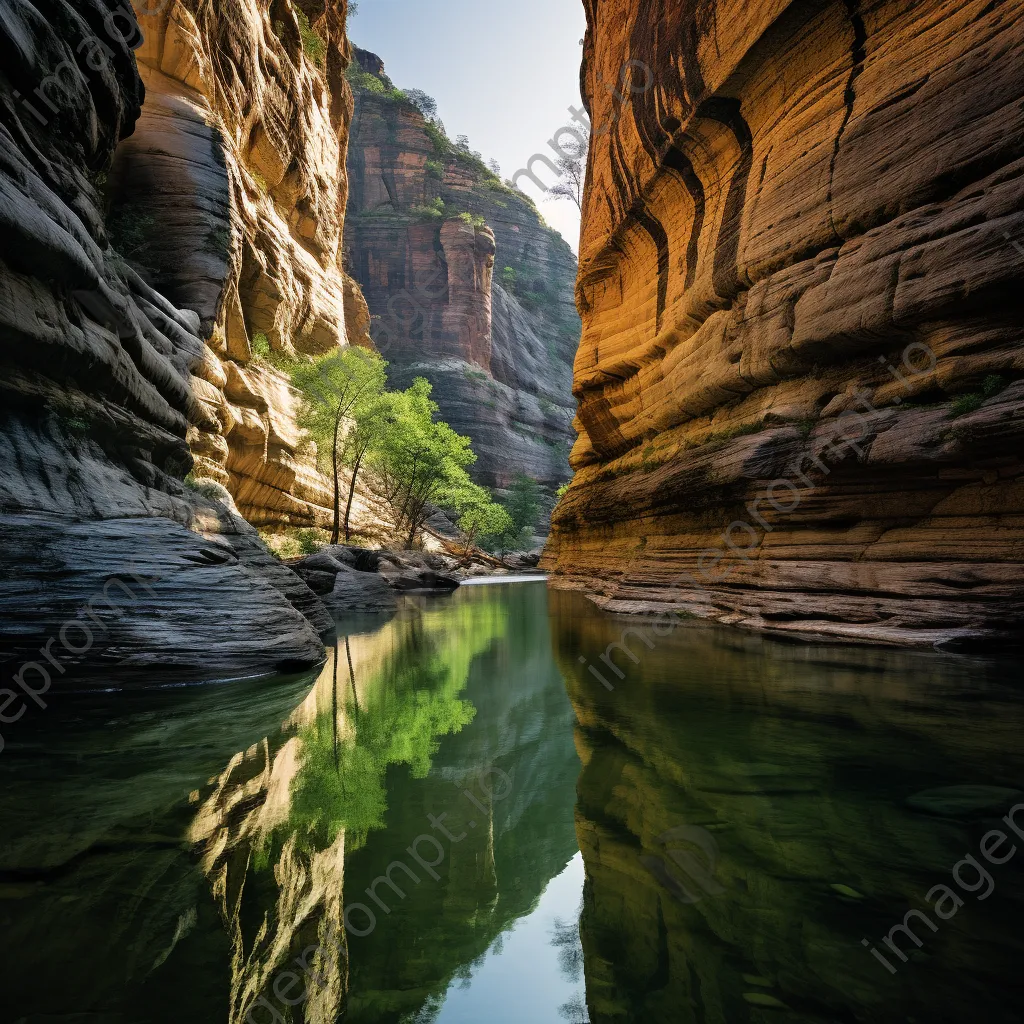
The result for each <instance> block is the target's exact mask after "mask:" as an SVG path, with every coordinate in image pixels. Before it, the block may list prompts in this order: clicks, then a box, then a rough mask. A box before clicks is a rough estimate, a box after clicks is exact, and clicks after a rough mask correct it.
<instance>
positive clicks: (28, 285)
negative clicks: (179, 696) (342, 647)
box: [0, 0, 341, 728]
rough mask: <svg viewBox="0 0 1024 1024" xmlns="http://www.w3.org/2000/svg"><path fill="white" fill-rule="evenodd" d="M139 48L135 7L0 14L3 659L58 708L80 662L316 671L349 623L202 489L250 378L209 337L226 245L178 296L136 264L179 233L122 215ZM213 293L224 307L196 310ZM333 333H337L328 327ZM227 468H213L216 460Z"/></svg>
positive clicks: (194, 253)
mask: <svg viewBox="0 0 1024 1024" xmlns="http://www.w3.org/2000/svg"><path fill="white" fill-rule="evenodd" d="M122 11H123V9H122ZM181 11H182V8H181V6H180V5H175V6H174V7H173V12H176V16H178V15H181ZM138 44H139V30H138V26H137V25H136V24H135V22H134V21H133V20H132V19H131V18H130V17H128V16H127V15H125V14H120V13H119V14H114V15H112V14H111V10H110V8H109V6H108V5H106V4H104V3H99V2H98V0H76V2H74V3H70V2H56V3H53V4H50V5H48V6H47V7H46V10H45V16H44V13H43V11H42V10H36V9H35V8H33V7H31V6H28V5H22V6H19V7H5V8H4V11H3V13H2V16H0V53H2V60H0V135H2V137H3V138H2V145H0V238H2V239H3V245H2V249H0V393H2V395H3V399H2V413H0V564H2V566H3V569H4V572H3V582H2V584H0V622H2V626H0V658H2V659H3V660H4V661H7V660H8V659H10V660H11V662H12V664H13V667H12V671H13V672H14V673H15V682H19V683H22V684H24V685H23V688H25V687H27V688H28V689H31V690H32V691H33V693H34V694H35V696H32V695H31V694H30V695H29V696H32V700H33V701H34V704H39V705H40V706H42V707H43V708H45V706H46V702H45V699H44V698H43V697H42V695H41V694H42V693H45V692H46V691H47V690H48V688H49V687H50V686H51V685H53V686H57V685H61V684H67V682H68V680H69V679H70V678H71V677H72V676H75V677H76V684H77V681H78V679H79V677H80V673H79V672H77V671H76V672H71V671H69V670H70V669H71V668H72V667H75V668H76V669H77V668H80V667H81V666H83V665H88V666H90V667H93V668H96V667H100V668H109V667H113V666H119V667H132V668H135V669H138V670H139V680H140V682H152V681H154V673H155V671H156V670H157V669H160V670H165V671H168V672H173V673H175V675H176V677H177V678H182V677H184V678H211V677H213V678H218V677H223V676H226V675H233V674H238V673H243V674H248V673H252V672H255V671H263V670H270V669H273V668H280V667H292V666H308V665H311V664H313V663H315V662H317V661H319V660H320V659H321V658H322V657H323V646H322V644H321V642H320V640H319V637H318V633H320V632H322V631H323V630H324V629H326V628H328V627H329V626H330V618H329V616H328V615H327V613H326V611H325V609H324V608H323V606H322V605H321V604H320V602H319V601H318V600H317V598H316V597H315V595H314V594H313V593H312V592H311V591H310V590H309V588H308V587H306V586H305V585H304V584H303V583H302V582H301V581H300V580H299V579H298V578H297V577H296V576H295V574H294V573H292V572H291V571H290V570H288V569H287V568H285V567H284V566H282V565H280V564H279V563H277V562H276V561H274V560H273V559H272V558H271V557H270V556H269V555H268V554H267V552H266V550H265V549H264V548H263V546H262V544H261V543H260V541H259V538H258V536H257V535H256V533H255V531H254V530H253V528H252V527H251V526H250V525H249V524H248V523H247V522H246V521H245V520H244V519H243V518H242V517H241V516H240V515H239V514H238V512H237V509H236V508H235V506H234V504H233V503H232V501H231V498H230V496H229V495H228V494H227V493H226V492H224V491H223V490H220V491H218V487H217V485H216V484H212V483H211V484H209V485H208V486H207V488H206V495H207V496H206V497H204V496H203V495H202V494H200V493H198V492H197V491H196V490H194V489H193V488H191V487H189V486H186V484H185V483H184V479H185V477H186V474H188V473H189V472H190V470H192V469H193V465H194V460H193V450H194V449H195V448H196V447H197V446H198V444H199V443H198V441H197V439H199V438H208V439H211V440H210V444H211V445H214V444H215V443H216V439H218V438H219V439H221V440H223V439H224V437H225V436H227V435H228V434H229V432H228V431H227V430H226V429H225V426H226V423H227V422H228V420H229V419H230V418H231V417H232V416H234V415H235V413H234V411H233V410H234V407H231V406H230V404H228V403H225V401H224V398H223V395H224V391H223V390H222V389H223V388H225V387H226V386H227V385H226V383H225V382H226V380H227V379H228V378H229V377H230V376H231V375H232V374H235V373H237V375H238V377H239V379H241V380H244V379H245V378H244V371H243V370H242V369H240V368H237V367H235V366H234V364H232V365H231V366H228V365H227V364H226V363H225V362H224V361H222V359H221V358H220V357H219V355H218V354H217V350H216V347H215V346H214V347H211V344H210V339H211V337H212V335H211V333H210V328H211V324H213V323H214V322H215V321H216V316H217V314H215V313H214V312H213V310H214V307H215V302H214V300H213V297H212V296H213V293H214V291H215V290H216V288H215V283H216V276H217V272H219V271H218V269H217V268H220V267H221V266H222V265H226V264H224V261H223V256H222V257H220V260H221V262H217V260H215V259H214V258H213V257H212V254H211V255H210V258H209V260H207V261H206V262H205V263H204V260H203V254H202V251H201V247H200V246H199V244H198V241H197V240H196V239H194V238H193V242H195V245H194V246H192V247H190V246H189V245H186V244H185V243H184V242H179V243H178V244H177V248H175V249H174V250H173V251H174V252H175V253H176V256H175V259H176V260H177V261H178V264H179V270H180V272H181V274H182V275H183V280H184V275H185V274H187V273H191V272H194V274H195V275H196V277H195V282H196V284H195V292H194V293H190V292H189V289H188V288H187V287H186V286H185V285H183V286H182V288H181V290H180V291H173V290H172V294H173V300H174V301H171V300H170V299H169V298H168V297H167V296H166V295H165V294H163V293H162V292H161V291H160V290H158V288H157V287H155V284H156V283H159V281H158V279H157V275H151V277H152V280H147V279H146V276H145V275H144V274H140V273H139V272H138V270H137V269H135V264H136V263H137V262H138V259H137V257H139V252H138V251H137V248H138V249H140V248H142V247H143V246H147V245H150V244H152V245H154V246H158V245H166V246H168V247H169V248H168V251H171V248H173V245H174V238H175V235H174V231H173V229H172V227H167V226H166V225H165V226H164V227H161V228H159V229H156V228H151V227H150V226H147V225H146V223H145V222H141V221H140V219H136V220H134V221H132V220H131V219H130V218H128V219H125V216H124V215H125V210H124V209H123V208H122V209H121V210H119V211H118V210H115V211H114V214H113V216H112V217H111V218H110V220H109V221H107V222H106V223H105V217H104V213H105V205H106V204H105V202H104V198H103V191H104V188H105V187H108V186H109V184H110V183H109V182H108V181H107V171H108V168H109V167H110V163H111V158H112V155H113V153H114V151H115V149H116V148H117V146H118V144H119V143H120V142H121V140H122V139H125V138H128V137H130V136H131V133H132V131H133V130H134V128H135V126H136V124H137V122H138V119H139V116H140V111H141V109H142V104H143V98H144V90H143V86H142V82H141V81H140V78H139V75H138V72H137V69H136V63H135V57H134V54H133V52H132V48H133V47H134V46H136V45H138ZM147 45H148V44H147ZM179 45H180V46H184V45H185V44H184V42H179ZM190 45H191V44H190ZM236 52H237V48H236ZM168 102H169V103H170V105H171V107H175V105H178V107H180V108H184V107H187V106H188V103H189V102H192V98H189V99H188V100H187V99H186V98H183V97H177V98H175V99H174V100H173V102H171V101H168ZM156 108H157V109H161V108H160V104H159V98H158V100H157V104H156ZM159 116H162V117H164V121H163V122H161V123H163V124H164V127H165V129H166V131H165V133H164V135H163V136H161V138H160V139H159V140H157V139H156V138H155V137H154V136H150V142H151V145H152V146H153V147H154V148H156V147H157V146H158V144H159V145H162V146H164V147H165V149H174V148H175V147H179V148H180V149H181V150H182V151H183V153H184V156H183V157H182V159H181V160H180V161H179V165H178V166H179V169H180V170H181V171H182V173H183V177H182V178H181V181H180V188H179V189H177V191H175V190H173V189H171V188H170V185H171V181H173V175H172V176H171V177H170V178H169V179H168V180H167V181H164V180H163V179H159V178H156V177H154V178H153V180H152V181H151V189H152V194H151V197H150V198H153V199H154V203H155V207H154V208H156V207H160V208H161V209H166V210H168V211H170V210H172V209H173V210H175V211H176V212H177V214H178V215H179V220H180V223H181V225H182V230H185V229H186V228H188V230H192V229H191V227H189V224H190V222H191V218H192V216H193V213H194V209H193V208H192V207H190V206H189V205H188V202H187V199H188V197H189V196H190V195H192V194H193V193H192V192H190V191H189V189H190V188H192V187H193V185H194V184H195V182H197V181H199V182H205V181H207V178H208V177H209V176H210V175H213V176H216V174H215V171H216V167H215V166H214V164H215V162H214V163H210V162H207V163H203V162H202V161H201V160H192V159H191V158H190V157H188V154H189V153H190V152H192V150H191V149H190V147H191V146H193V144H195V137H194V135H190V134H189V132H188V131H185V130H184V129H181V128H180V126H178V127H175V126H173V125H172V124H171V123H170V122H169V121H168V120H167V117H169V116H170V115H159ZM200 122H201V119H199V120H196V119H193V120H192V121H191V122H189V123H190V124H192V125H193V126H194V127H195V131H196V132H200V127H201V125H200ZM203 130H206V129H203ZM210 130H211V131H212V129H210ZM206 138H207V141H209V138H210V136H209V135H207V136H206ZM161 152H162V151H161ZM161 161H164V164H161V166H164V165H165V164H166V162H167V161H166V159H165V157H163V156H161V157H160V160H157V159H156V158H155V157H154V163H156V164H160V162H161ZM123 171H124V169H123V168H121V169H120V170H118V168H117V167H115V168H114V171H112V172H111V173H114V174H118V173H123ZM220 175H221V177H220V178H219V179H218V180H221V181H223V179H224V168H223V167H221V168H220ZM165 187H166V188H167V189H170V195H169V196H167V197H164V190H165ZM204 195H206V193H204ZM225 195H226V193H222V194H218V195H217V196H214V195H213V193H212V192H211V193H209V194H208V198H209V201H210V210H209V218H208V219H207V220H204V221H203V230H207V229H208V227H209V225H210V224H211V223H212V220H211V219H210V218H214V217H215V216H221V217H223V216H224V212H225V210H226V209H228V206H227V205H223V206H222V205H221V204H222V203H223V202H224V201H225ZM147 209H148V208H147ZM143 215H144V216H146V217H149V216H150V214H148V213H146V212H145V211H143V213H142V214H140V215H139V218H141V217H142V216H143ZM118 218H120V219H118ZM153 219H154V220H155V218H153ZM108 223H109V224H110V227H109V228H108ZM190 237H191V236H190ZM114 240H116V243H117V244H112V241H114ZM133 247H136V248H133ZM186 267H187V268H190V269H189V270H186V269H185V268H186ZM206 268H209V269H208V270H207V269H206ZM204 274H207V275H208V280H207V278H206V277H204ZM203 282H205V283H203ZM200 285H202V287H200ZM203 288H206V289H207V292H208V293H209V296H210V301H209V302H208V303H207V304H205V305H204V304H202V303H199V302H192V303H191V305H188V306H187V307H186V308H183V307H185V306H186V303H185V301H184V300H185V299H186V298H189V295H190V294H198V292H199V291H202V289H203ZM340 291H341V286H340V285H339V294H340ZM193 307H194V308H193ZM211 318H212V319H211ZM312 322H315V323H317V324H319V323H320V321H319V320H316V319H315V318H313V321H312ZM313 333H315V334H316V336H317V338H318V339H319V341H318V344H322V345H327V344H328V342H329V341H331V340H332V339H333V341H334V343H337V340H338V339H337V335H336V334H334V333H332V331H331V330H330V329H328V327H326V326H324V327H322V329H321V330H320V332H319V333H317V332H316V331H314V332H313ZM246 417H247V414H241V415H239V416H238V421H239V422H241V423H251V425H252V430H253V432H254V434H255V433H257V432H258V428H257V424H256V422H255V419H256V417H255V416H252V417H249V418H248V419H247V418H246ZM221 450H222V451H223V449H221ZM225 458H226V454H225ZM212 462H213V460H212V459H210V460H207V464H205V465H204V464H202V462H201V460H200V465H199V466H198V467H197V468H198V469H200V471H202V472H203V473H204V474H205V475H211V471H210V464H211V463H212ZM26 666H30V667H28V668H26ZM125 678H126V679H127V677H125ZM99 681H100V682H101V683H102V684H103V685H108V683H107V681H105V680H103V679H100V680H99ZM26 693H27V689H26ZM26 699H27V698H26ZM11 720H12V719H10V718H7V719H5V721H11ZM5 728H6V727H5Z"/></svg>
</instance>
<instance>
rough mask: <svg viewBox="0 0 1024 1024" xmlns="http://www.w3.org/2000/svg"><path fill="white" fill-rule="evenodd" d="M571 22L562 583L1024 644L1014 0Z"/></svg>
mask: <svg viewBox="0 0 1024 1024" xmlns="http://www.w3.org/2000/svg"><path fill="white" fill-rule="evenodd" d="M587 9H588V16H589V19H590V24H589V29H588V34H587V39H586V45H585V63H584V82H585V88H586V92H587V95H588V98H589V108H588V109H589V111H590V114H591V117H592V119H593V125H594V129H595V135H594V143H593V147H592V152H591V158H590V168H589V186H588V194H587V198H586V203H585V209H584V225H583V241H582V251H581V264H580V275H579V282H578V288H577V297H578V301H579V306H580V309H581V311H582V315H583V323H584V330H583V338H582V342H581V345H580V349H579V352H578V355H577V357H576V363H575V379H574V390H575V394H576V396H577V398H578V399H579V401H580V409H579V416H578V426H579V439H578V440H577V442H576V445H575V448H574V451H573V456H572V464H573V466H574V468H575V469H576V471H577V474H576V478H575V481H574V483H573V485H572V488H571V489H570V491H569V492H568V495H567V497H566V498H565V500H564V501H563V502H562V503H561V505H560V507H559V509H558V511H557V512H556V516H555V522H554V533H553V537H552V540H551V543H550V547H549V550H548V554H547V564H548V566H549V567H550V568H551V569H553V570H554V572H555V573H556V574H558V576H559V577H560V580H561V583H562V584H563V585H565V586H586V587H590V588H592V589H593V590H594V591H596V593H597V594H598V595H599V597H600V599H601V601H602V602H603V603H604V604H606V605H608V606H609V607H613V608H621V609H626V610H640V609H657V608H665V607H677V608H679V607H681V608H686V609H689V610H690V611H693V612H696V613H698V614H700V615H706V616H711V617H714V618H717V619H720V620H722V621H726V622H731V623H739V624H745V625H751V626H756V627H765V628H770V629H774V630H777V631H799V632H809V633H816V634H828V635H832V636H838V637H845V638H851V639H865V640H878V641H892V642H900V643H931V642H935V641H939V642H945V641H955V640H958V639H959V640H965V639H972V638H973V639H980V638H985V637H988V636H991V635H1005V634H1012V633H1013V632H1014V631H1015V630H1016V629H1017V628H1019V624H1020V620H1021V617H1022V609H1024V605H1022V600H1021V590H1022V588H1021V580H1022V565H1021V562H1022V560H1024V528H1022V523H1024V519H1022V518H1021V515H1022V512H1024V506H1022V504H1021V495H1022V488H1024V480H1022V470H1024V464H1022V460H1021V455H1020V452H1021V445H1020V442H1021V437H1022V433H1024V403H1022V400H1024V380H1022V379H1021V378H1022V377H1024V355H1022V349H1021V346H1020V326H1019V323H1018V322H1017V321H1018V317H1017V315H1016V314H1017V311H1018V310H1019V290H1020V276H1021V273H1022V268H1024V213H1022V205H1024V202H1022V200H1024V142H1022V141H1021V140H1022V135H1021V129H1022V127H1024V104H1022V102H1021V98H1022V94H1024V84H1022V82H1021V79H1020V76H1019V75H1018V74H1017V73H1016V68H1017V67H1018V66H1019V64H1020V60H1021V58H1022V56H1024V20H1022V19H1021V7H1020V5H1019V4H987V3H985V2H984V0H976V2H970V3H961V4H952V3H944V2H941V0H928V2H923V3H916V4H912V5H907V4H903V3H896V2H873V3H870V4H863V3H852V2H847V3H840V2H838V0H837V2H831V3H824V2H822V3H814V4H796V3H786V2H776V3H769V4H754V5H751V4H748V3H741V2H739V0H735V2H733V0H729V2H725V0H719V2H710V0H700V2H691V3H683V4H673V3H669V2H667V0H650V2H648V0H616V2H613V3H607V4H600V5H598V4H588V5H587ZM613 82H620V83H622V85H621V87H620V88H611V87H610V86H609V84H608V83H613ZM620 97H623V98H620Z"/></svg>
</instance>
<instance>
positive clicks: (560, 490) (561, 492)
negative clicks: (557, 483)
mask: <svg viewBox="0 0 1024 1024" xmlns="http://www.w3.org/2000/svg"><path fill="white" fill-rule="evenodd" d="M571 485H572V481H571V480H566V481H565V483H564V484H562V486H561V487H559V488H558V490H557V491H555V497H556V498H557V499H558V500H559V501H561V500H562V499H563V498H564V497H565V492H566V491H568V490H569V487H570V486H571Z"/></svg>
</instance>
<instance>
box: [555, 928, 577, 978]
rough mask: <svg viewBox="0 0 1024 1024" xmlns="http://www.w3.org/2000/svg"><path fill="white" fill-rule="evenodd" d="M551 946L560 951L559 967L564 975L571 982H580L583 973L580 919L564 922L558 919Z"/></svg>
mask: <svg viewBox="0 0 1024 1024" xmlns="http://www.w3.org/2000/svg"><path fill="white" fill-rule="evenodd" d="M551 945H552V946H554V947H555V949H556V950H558V966H559V968H560V969H561V971H562V974H564V975H565V977H566V978H567V979H568V980H569V981H579V980H580V976H581V975H582V973H583V944H582V943H581V942H580V926H579V917H577V918H576V920H574V921H563V920H562V919H561V918H560V917H556V918H555V921H554V924H553V926H552V929H551Z"/></svg>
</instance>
